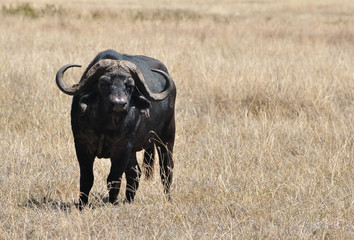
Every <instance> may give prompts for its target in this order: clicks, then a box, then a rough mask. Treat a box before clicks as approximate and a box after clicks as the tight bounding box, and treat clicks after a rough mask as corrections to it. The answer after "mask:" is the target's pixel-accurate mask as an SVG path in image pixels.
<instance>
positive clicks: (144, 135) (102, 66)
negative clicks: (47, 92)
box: [56, 50, 176, 209]
mask: <svg viewBox="0 0 354 240" xmlns="http://www.w3.org/2000/svg"><path fill="white" fill-rule="evenodd" d="M72 67H81V66H80V65H74V64H68V65H65V66H63V67H62V68H60V69H59V70H58V72H57V74H56V83H57V85H58V87H59V89H60V90H61V91H62V92H64V93H66V94H68V95H73V101H72V107H71V126H72V132H73V136H74V141H75V149H76V155H77V159H78V161H79V165H80V199H79V207H80V209H81V207H82V206H83V205H85V204H87V202H88V196H89V193H90V190H91V188H92V185H93V181H94V176H93V163H94V160H95V157H98V158H110V160H111V169H110V173H109V175H108V178H107V186H108V189H109V202H111V203H115V202H116V200H117V196H118V193H119V189H120V184H121V179H122V175H123V173H125V177H126V181H127V188H126V194H125V196H126V200H125V201H127V202H131V201H133V200H134V196H135V193H136V191H137V189H138V186H139V179H140V176H141V170H140V167H139V164H138V162H137V158H136V152H137V151H140V150H144V160H143V163H144V164H143V165H144V167H145V173H146V177H147V178H149V176H150V175H151V173H152V168H153V163H154V157H155V150H154V149H155V147H156V149H157V152H158V156H159V164H160V175H161V179H162V183H163V186H164V192H165V194H166V195H167V197H168V199H170V194H169V192H170V186H171V183H172V170H173V165H174V164H173V160H172V152H173V145H174V139H175V114H174V108H175V98H176V87H175V84H174V82H173V80H172V79H171V77H170V76H169V74H168V71H167V68H166V67H165V65H164V64H163V63H161V62H160V61H159V60H156V59H154V58H150V57H146V56H141V55H126V54H120V53H118V52H116V51H114V50H106V51H103V52H101V53H99V54H98V55H97V56H96V57H95V58H94V59H93V61H92V62H91V63H90V64H89V66H88V67H87V69H86V70H85V72H84V73H83V75H82V77H81V80H80V81H79V83H78V84H75V85H73V86H68V85H66V84H65V83H64V81H63V75H64V72H65V71H66V70H67V69H69V68H72Z"/></svg>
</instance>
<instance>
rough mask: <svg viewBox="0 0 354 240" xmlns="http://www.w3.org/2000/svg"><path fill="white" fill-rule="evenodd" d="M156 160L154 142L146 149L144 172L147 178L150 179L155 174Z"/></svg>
mask: <svg viewBox="0 0 354 240" xmlns="http://www.w3.org/2000/svg"><path fill="white" fill-rule="evenodd" d="M154 161H155V145H154V144H153V143H152V144H151V146H150V147H148V148H146V149H145V150H144V160H143V167H144V173H145V178H146V179H150V178H151V177H152V175H153V171H154Z"/></svg>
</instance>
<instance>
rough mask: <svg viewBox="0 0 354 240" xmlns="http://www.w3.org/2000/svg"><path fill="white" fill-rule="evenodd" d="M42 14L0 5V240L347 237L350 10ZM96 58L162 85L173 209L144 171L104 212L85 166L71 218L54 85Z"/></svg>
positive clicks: (294, 6)
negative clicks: (154, 70)
mask: <svg viewBox="0 0 354 240" xmlns="http://www.w3.org/2000/svg"><path fill="white" fill-rule="evenodd" d="M53 2H54V1H45V0H33V1H16V3H14V2H13V1H7V0H2V1H0V3H1V6H0V7H1V12H0V31H1V34H0V62H1V65H0V82H1V87H0V154H1V163H0V239H354V227H353V226H354V220H353V219H354V209H353V204H354V193H353V189H354V177H353V176H354V171H353V159H354V144H353V143H354V139H353V138H354V15H353V13H354V3H353V2H352V1H350V0H341V1H334V0H333V1H305V0H303V1H296V0H290V1H280V0H274V1H227V0H219V1H212V0H208V1H202V0H191V1H182V0H176V1H162V0H160V1H155V3H154V4H151V3H149V1H138V0H132V1H121V0H120V1H113V0H106V1H97V2H96V1H84V0H78V1H72V2H71V1H62V3H60V4H59V3H53ZM109 48H112V49H116V50H117V51H120V52H122V53H129V54H144V55H148V56H151V57H155V58H158V59H160V60H161V61H162V62H164V63H165V64H166V66H167V67H168V69H169V71H170V73H171V76H172V78H173V79H174V80H175V82H176V85H177V90H178V94H177V103H176V121H177V135H176V144H175V152H174V160H175V171H174V174H175V177H174V182H173V185H172V198H173V202H172V203H169V202H167V201H166V199H165V198H164V196H163V190H162V184H161V182H160V179H159V174H158V170H159V168H158V166H156V167H155V174H154V177H153V179H152V180H150V181H147V180H144V179H143V178H142V181H141V185H140V188H139V190H138V192H137V197H136V201H135V202H134V203H132V204H120V205H118V206H112V205H110V204H106V203H105V201H104V199H105V198H106V197H107V195H108V192H107V188H106V177H107V175H108V171H109V167H110V162H109V160H108V159H97V160H96V162H95V166H94V172H95V183H94V187H93V189H92V192H91V196H90V202H91V207H90V208H86V209H84V210H83V211H82V212H80V211H79V210H77V209H76V207H75V206H74V204H73V202H74V201H76V200H77V199H78V193H79V167H78V163H77V160H76V155H75V149H74V143H73V138H72V133H71V126H70V107H71V97H69V96H67V95H65V94H63V93H61V92H60V91H59V90H58V88H57V86H56V85H55V81H54V77H55V74H56V71H57V70H58V69H59V68H60V67H61V66H63V65H65V64H67V63H76V64H81V65H83V66H87V65H88V64H89V62H90V61H91V60H92V59H93V57H94V56H95V55H96V54H97V53H98V52H100V51H102V50H105V49H109ZM83 71H84V69H75V70H72V71H70V73H68V75H70V77H71V78H73V79H77V80H78V79H79V77H80V75H81V74H82V72H83ZM141 160H142V159H141V158H140V159H139V162H141ZM123 189H125V188H124V186H123ZM122 193H124V191H121V195H120V197H119V199H120V201H122V200H123V194H122Z"/></svg>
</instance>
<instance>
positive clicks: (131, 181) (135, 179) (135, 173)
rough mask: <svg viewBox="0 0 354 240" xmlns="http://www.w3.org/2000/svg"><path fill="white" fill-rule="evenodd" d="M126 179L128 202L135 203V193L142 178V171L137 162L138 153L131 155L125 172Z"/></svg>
mask: <svg viewBox="0 0 354 240" xmlns="http://www.w3.org/2000/svg"><path fill="white" fill-rule="evenodd" d="M125 177H126V179H127V190H126V192H125V197H126V201H127V202H132V201H134V197H135V193H136V191H137V190H138V187H139V180H140V177H141V169H140V167H139V164H138V161H137V160H136V153H132V154H131V158H130V161H129V163H128V166H127V168H126V170H125Z"/></svg>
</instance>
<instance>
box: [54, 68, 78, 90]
mask: <svg viewBox="0 0 354 240" xmlns="http://www.w3.org/2000/svg"><path fill="white" fill-rule="evenodd" d="M72 67H81V66H80V65H77V64H67V65H65V66H63V67H61V68H60V69H59V71H58V72H57V75H56V77H55V80H56V83H57V85H58V88H59V89H60V90H61V91H62V92H63V93H66V94H68V95H75V94H76V93H77V92H78V91H79V84H74V85H73V86H68V85H66V84H65V83H64V82H63V75H64V72H65V71H66V70H68V69H69V68H72Z"/></svg>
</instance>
